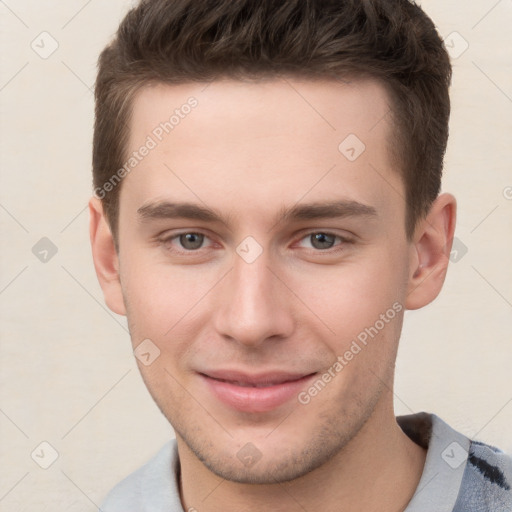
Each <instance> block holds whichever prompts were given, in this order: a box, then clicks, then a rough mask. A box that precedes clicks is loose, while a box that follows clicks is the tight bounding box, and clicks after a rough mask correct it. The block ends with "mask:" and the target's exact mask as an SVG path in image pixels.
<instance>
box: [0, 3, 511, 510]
mask: <svg viewBox="0 0 512 512" xmlns="http://www.w3.org/2000/svg"><path fill="white" fill-rule="evenodd" d="M131 3H132V2H130V1H127V0H109V1H105V0H89V1H87V0H67V1H66V2H61V1H59V2H58V1H56V0H53V1H51V0H45V1H41V0H6V1H0V15H1V26H0V29H1V30H0V33H1V34H2V38H3V40H2V52H1V53H2V56H1V59H2V61H1V66H0V72H1V78H0V102H1V117H2V120H1V136H2V138H1V146H0V158H1V164H2V177H1V186H0V222H1V229H2V241H3V244H2V252H1V266H0V307H1V319H2V324H1V331H0V335H1V345H0V348H1V354H0V399H1V401H0V439H1V456H2V463H1V464H0V511H6V512H7V511H9V512H13V511H18V510H19V511H22V510H27V511H29V510H30V511H36V510H37V511H38V512H43V511H47V510H48V511H50V510H51V511H55V510H66V511H70V512H86V511H93V510H97V506H95V504H96V505H98V504H99V503H100V502H101V500H102V498H103V497H104V495H105V493H106V492H107V491H108V490H109V489H110V488H111V487H112V486H113V485H114V484H115V483H116V482H118V481H119V480H120V479H121V478H122V477H123V476H125V475H126V474H127V473H128V472H130V471H131V470H133V469H135V468H136V467H138V466H139V465H140V464H141V463H142V462H143V461H145V460H146V459H147V458H148V457H149V456H150V455H151V454H153V453H154V452H155V451H156V450H157V449H158V448H159V447H160V446H161V445H162V444H163V443H164V442H165V441H166V440H167V439H168V438H169V436H171V435H172V430H171V428H170V426H169V425H168V423H167V422H166V420H165V419H164V418H163V416H161V414H160V412H159V411H158V409H157V408H156V406H155V405H154V404H153V402H152V400H151V398H150V396H149V394H148V392H147V391H146V389H145V387H144V385H143V383H142V379H141V377H140V376H139V373H138V370H137V367H136V365H135V362H134V358H133V356H132V353H131V350H130V343H129V339H128V334H127V330H126V322H125V319H124V318H121V317H116V315H114V314H112V313H111V312H109V311H108V310H107V309H106V307H105V305H104V303H103V298H102V294H101V290H100V288H99V285H98V283H97V281H96V276H95V274H94V269H93V265H92V259H91V254H90V248H89V240H88V215H87V211H86V205H87V201H88V198H89V195H90V193H91V174H90V161H91V156H90V155H91V136H92V123H93V117H92V116H93V97H92V92H91V88H92V85H93V83H94V78H95V65H96V59H97V56H98V54H99V52H100V50H101V48H102V47H103V46H104V45H105V44H106V42H107V41H108V40H109V38H110V37H111V35H112V34H113V33H114V31H115V29H116V27H117V25H118V23H119V21H120V20H121V18H122V17H123V15H124V13H125V12H126V11H127V8H128V7H129V6H130V5H131ZM421 4H422V6H423V7H424V9H425V10H426V11H427V12H428V13H429V14H430V15H431V16H432V18H433V19H434V20H435V22H436V24H437V26H438V27H439V31H440V33H441V34H442V36H443V37H446V36H448V39H447V41H448V45H449V46H450V47H451V50H450V51H451V52H452V54H453V56H454V57H457V58H454V60H453V64H454V82H453V88H452V97H453V115H452V121H451V134H452V135H451V140H450V146H449V151H448V155H447V159H446V176H445V180H444V190H445V191H450V192H453V193H455V195H456V196H457V198H458V202H459V214H458V227H457V231H456V235H457V237H458V239H459V240H460V244H459V247H462V244H463V245H464V246H465V247H466V248H467V253H465V254H463V252H464V251H461V252H459V253H458V261H456V262H454V263H452V264H451V266H450V270H449V273H448V278H447V282H446V285H445V289H444V291H443V292H442V294H441V296H440V297H439V299H438V300H437V301H435V302H434V303H433V304H431V305H430V306H428V307H426V308H425V309H423V310H421V311H416V312H408V313H407V314H406V325H405V328H404V333H403V337H402V344H401V348H400V352H399V358H398V363H397V377H396V410H397V413H398V414H403V413H408V412H411V411H412V412H417V411H422V410H424V411H431V412H435V413H437V414H438V415H439V416H441V417H442V418H443V419H445V420H446V421H448V422H449V423H450V424H451V425H453V426H454V427H455V428H457V429H459V430H460V431H462V432H463V433H464V434H467V435H470V436H476V438H478V439H480V440H483V441H486V442H489V443H495V444H497V445H499V446H500V447H501V448H502V449H504V450H505V451H508V452H512V436H511V435H510V430H511V428H510V426H511V424H512V377H511V369H512V339H511V332H512V329H511V328H512V264H511V263H512V172H511V162H512V143H511V136H512V38H511V35H510V26H511V25H512V1H511V0H501V1H495V0H470V1H462V0H458V1H453V0H452V1H447V0H424V1H423V2H421ZM43 31H46V32H48V33H49V34H51V36H48V35H42V36H41V35H40V34H41V33H42V32H43ZM453 32H457V34H453ZM54 40H55V41H56V42H57V43H58V45H59V46H58V48H57V49H56V51H55V52H54V53H53V54H52V55H50V56H48V55H46V54H45V52H49V51H50V50H51V49H52V44H55V43H54V42H53V41H54ZM32 41H34V43H33V46H34V49H35V50H37V51H38V52H39V54H43V56H44V57H47V58H42V57H41V56H40V55H39V54H38V53H37V52H36V51H34V50H33V49H32V47H31V44H32ZM466 44H467V45H469V46H468V48H467V49H466V51H464V52H463V50H465V48H466ZM462 52H463V53H462ZM459 54H460V55H459ZM43 237H47V238H49V239H50V240H51V241H52V243H53V244H55V246H56V247H57V249H58V252H57V254H55V255H54V256H53V257H51V259H49V261H47V262H46V263H44V262H41V261H40V260H39V259H38V258H37V257H36V256H35V255H34V254H33V252H32V248H33V246H34V245H35V244H36V243H37V242H38V241H39V240H40V239H41V238H43ZM43 441H46V442H48V443H50V444H51V445H52V446H53V447H54V449H55V450H56V452H57V453H58V459H57V460H56V461H55V462H54V463H53V465H51V466H50V467H49V468H48V469H46V470H45V469H42V468H41V467H39V465H38V464H36V462H35V461H34V460H33V459H32V458H31V453H32V452H33V451H34V450H35V452H34V459H36V460H37V461H38V462H39V463H40V464H41V463H44V462H46V463H49V462H51V458H50V457H51V449H50V448H49V447H47V446H46V447H45V446H43V447H40V446H39V445H40V443H41V442H43ZM41 450H42V451H41ZM42 453H44V455H42Z"/></svg>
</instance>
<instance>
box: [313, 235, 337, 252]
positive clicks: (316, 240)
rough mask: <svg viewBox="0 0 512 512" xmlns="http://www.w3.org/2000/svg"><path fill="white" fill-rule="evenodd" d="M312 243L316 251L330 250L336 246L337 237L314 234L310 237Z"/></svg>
mask: <svg viewBox="0 0 512 512" xmlns="http://www.w3.org/2000/svg"><path fill="white" fill-rule="evenodd" d="M310 241H311V245H312V246H313V247H314V248H315V249H330V248H331V247H333V246H334V243H335V241H336V236H335V235H329V234H327V233H313V234H312V235H310Z"/></svg>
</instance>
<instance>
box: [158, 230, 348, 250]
mask: <svg viewBox="0 0 512 512" xmlns="http://www.w3.org/2000/svg"><path fill="white" fill-rule="evenodd" d="M188 234H195V235H202V236H204V237H205V239H208V240H210V237H209V236H208V235H207V234H205V233H203V232H201V231H182V232H181V233H177V234H173V235H171V236H167V237H163V238H161V239H159V240H158V241H159V242H160V243H161V244H162V245H165V244H169V243H171V242H172V241H173V240H177V239H179V238H180V236H182V235H188ZM316 234H323V235H327V236H329V237H331V236H332V237H334V238H335V245H333V246H332V247H330V248H327V249H315V248H314V247H313V248H306V250H312V251H313V252H314V253H315V254H331V255H332V254H333V253H334V252H338V251H340V250H343V246H345V245H347V244H353V243H354V241H353V240H351V239H350V238H347V237H343V236H341V235H337V234H335V233H331V232H329V231H322V230H316V231H308V232H306V233H304V234H302V236H301V237H300V238H299V239H298V242H301V241H302V240H304V239H307V238H308V237H311V236H312V235H316ZM210 241H211V240H210ZM336 241H338V242H339V243H336ZM214 243H215V242H214ZM204 248H205V247H200V248H199V249H195V250H194V249H181V250H174V251H173V252H175V253H178V254H186V255H193V254H198V253H199V252H200V251H201V249H204Z"/></svg>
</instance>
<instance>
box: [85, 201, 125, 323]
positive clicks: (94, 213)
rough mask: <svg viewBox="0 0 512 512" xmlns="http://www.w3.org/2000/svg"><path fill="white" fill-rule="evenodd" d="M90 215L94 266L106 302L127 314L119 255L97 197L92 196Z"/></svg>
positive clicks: (122, 313) (119, 313)
mask: <svg viewBox="0 0 512 512" xmlns="http://www.w3.org/2000/svg"><path fill="white" fill-rule="evenodd" d="M89 215H90V219H89V235H90V237H91V247H92V257H93V260H94V268H95V269H96V275H97V276H98V281H99V282H100V286H101V289H102V290H103V296H104V297H105V303H106V304H107V306H108V308H109V309H110V310H112V311H113V312H114V313H117V314H118V315H126V309H125V305H124V300H123V294H122V289H121V281H120V279H119V257H118V255H117V252H116V249H115V246H114V239H113V237H112V232H111V231H110V227H109V225H108V222H107V219H106V217H105V213H104V211H103V205H102V203H101V201H100V200H99V199H98V198H97V197H92V198H91V200H90V201H89Z"/></svg>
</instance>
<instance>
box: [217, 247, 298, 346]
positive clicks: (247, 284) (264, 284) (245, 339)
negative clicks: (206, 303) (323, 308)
mask: <svg viewBox="0 0 512 512" xmlns="http://www.w3.org/2000/svg"><path fill="white" fill-rule="evenodd" d="M269 263H270V261H269V258H268V257H267V256H266V254H265V253H263V254H262V255H260V256H259V258H257V259H256V261H253V262H251V263H247V262H246V261H244V259H243V258H241V257H239V256H238V255H235V261H234V265H233V268H232V270H231V272H229V274H228V275H227V276H226V279H225V280H223V283H222V286H221V288H220V290H219V293H218V295H217V297H216V299H217V300H218V302H217V301H216V302H217V304H216V308H215V322H214V325H215V329H216V331H217V333H218V334H219V335H221V336H222V337H224V338H225V339H231V340H234V341H236V342H238V343H240V344H243V345H246V346H248V347H257V346H259V345H261V344H262V343H264V342H265V341H266V340H270V339H273V340H274V341H277V340H278V339H284V338H287V337H289V336H290V335H291V333H292V332H293V329H294V319H293V315H292V306H293V301H292V300H291V297H289V293H290V292H289V291H288V290H287V289H286V287H285V286H284V285H283V282H282V281H280V279H278V278H277V277H276V275H277V273H278V272H277V271H276V270H275V269H271V267H270V265H269ZM287 293H288V296H287Z"/></svg>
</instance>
